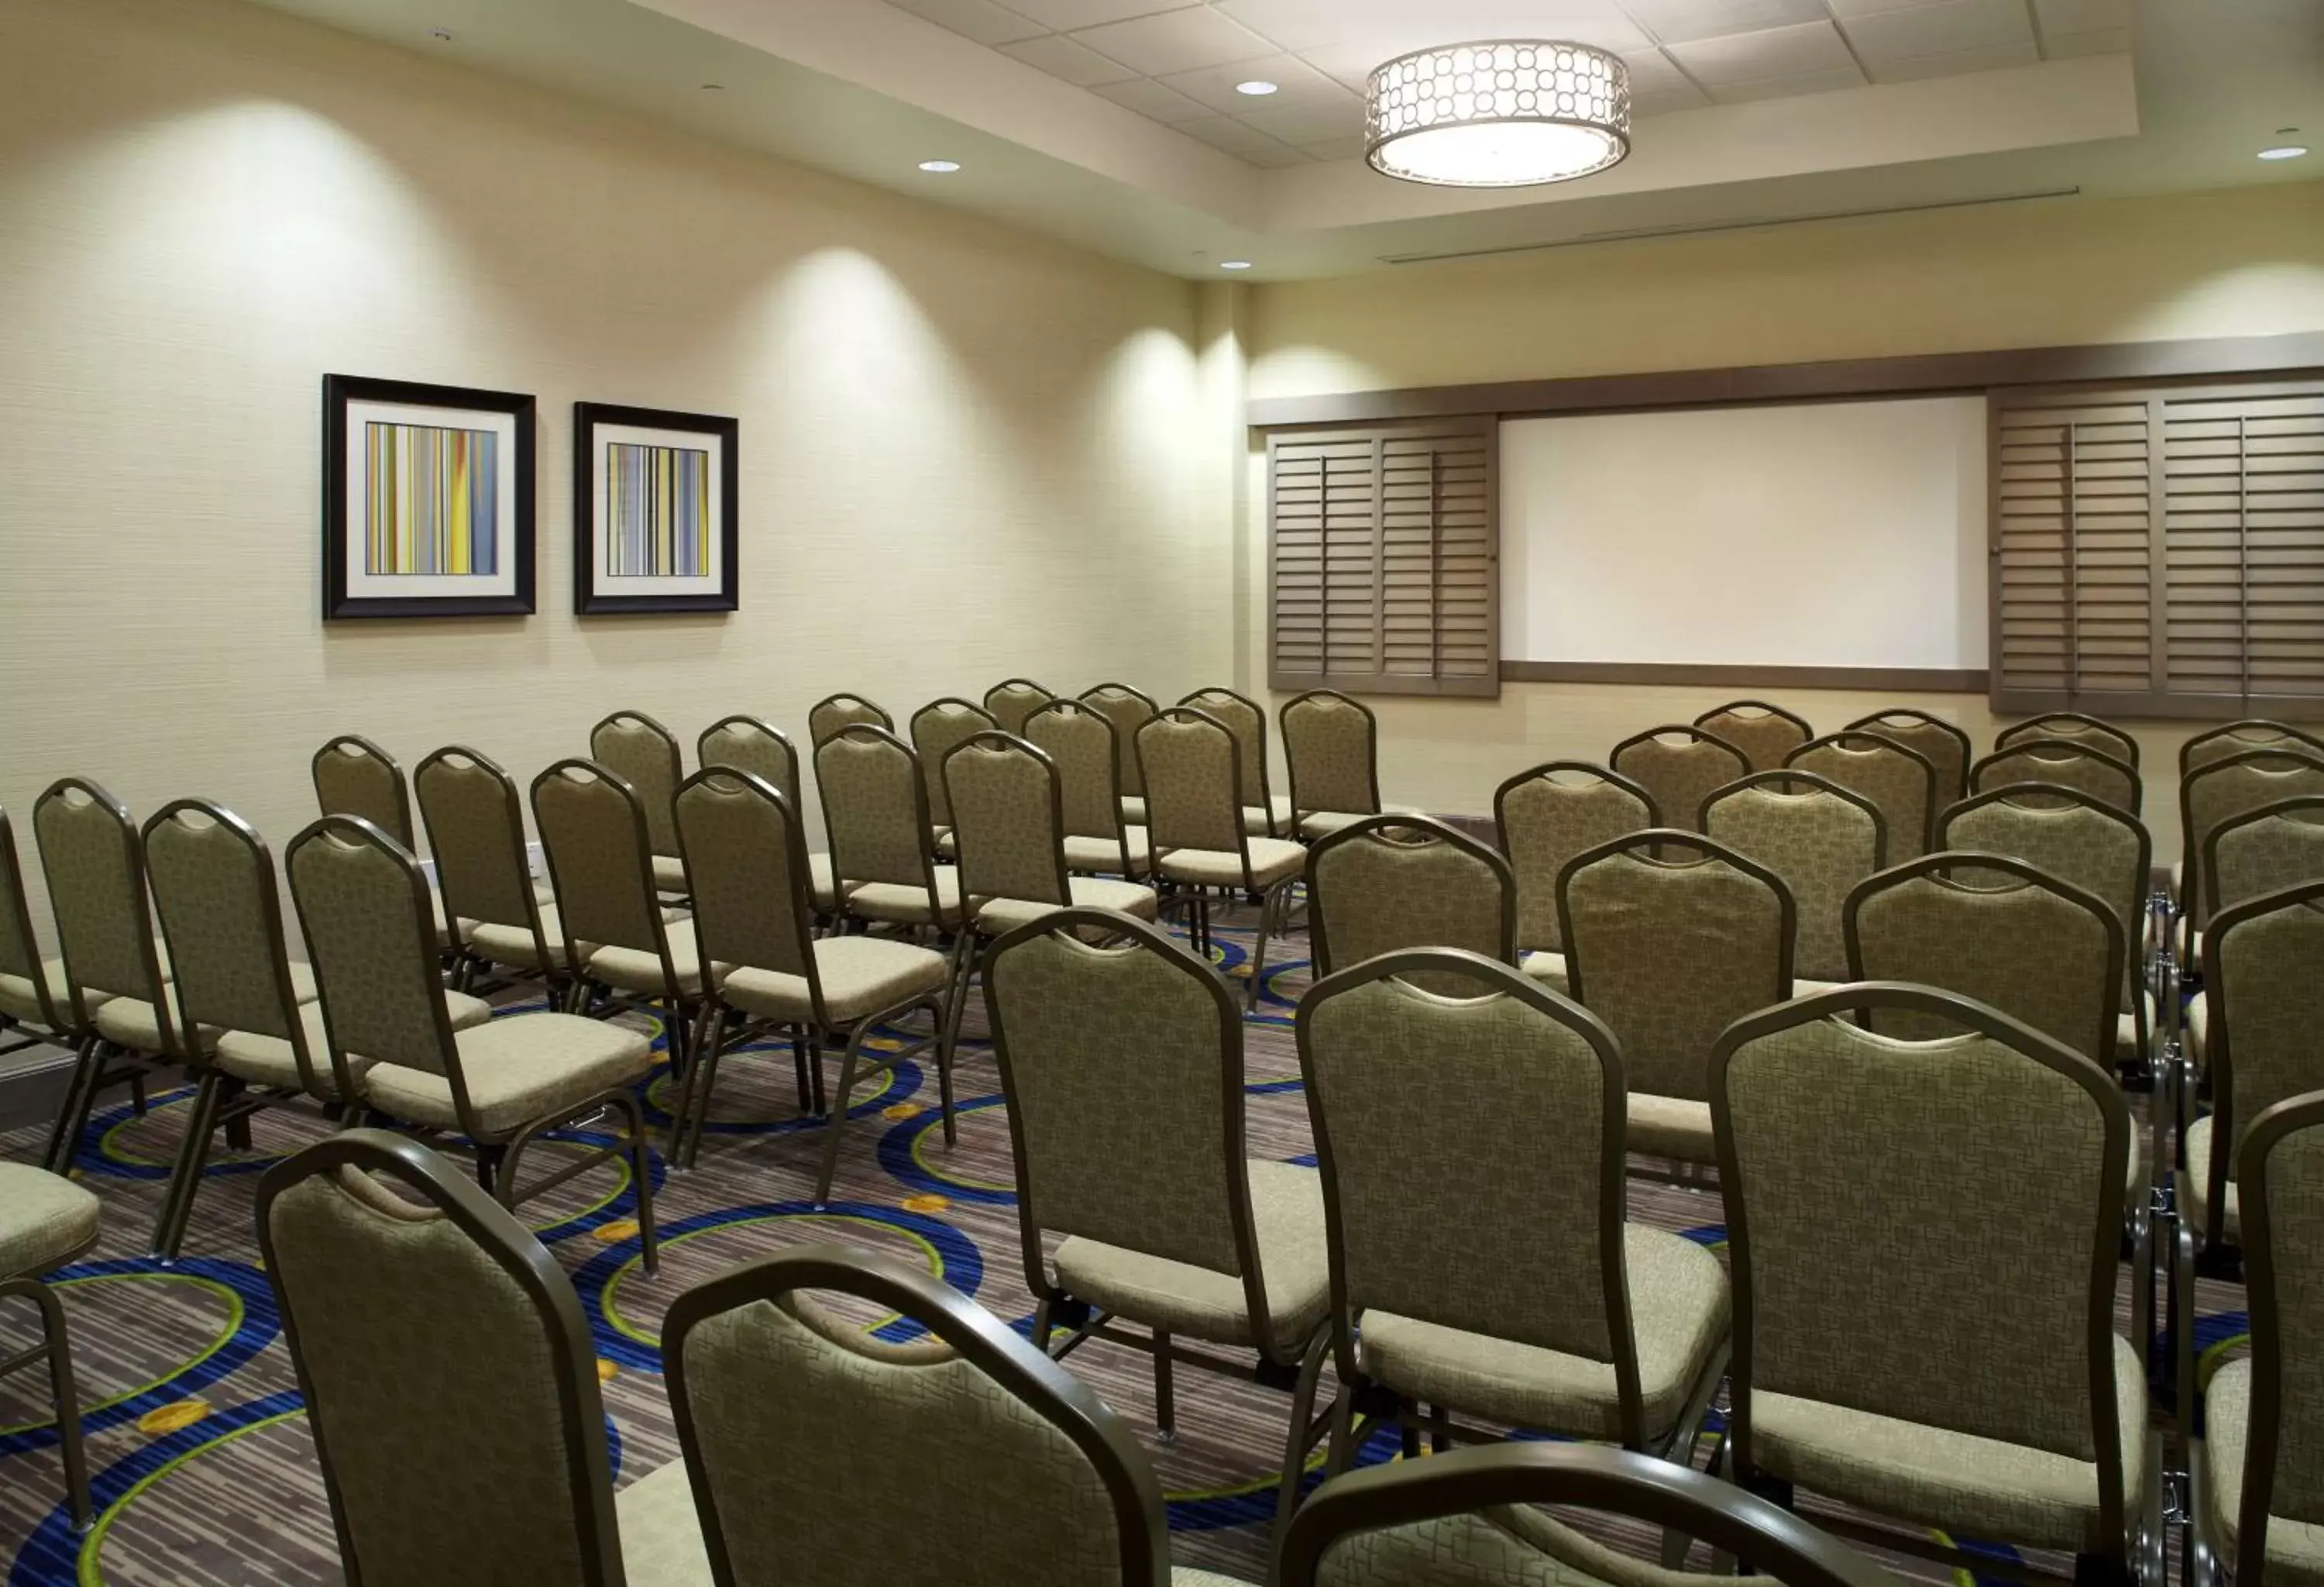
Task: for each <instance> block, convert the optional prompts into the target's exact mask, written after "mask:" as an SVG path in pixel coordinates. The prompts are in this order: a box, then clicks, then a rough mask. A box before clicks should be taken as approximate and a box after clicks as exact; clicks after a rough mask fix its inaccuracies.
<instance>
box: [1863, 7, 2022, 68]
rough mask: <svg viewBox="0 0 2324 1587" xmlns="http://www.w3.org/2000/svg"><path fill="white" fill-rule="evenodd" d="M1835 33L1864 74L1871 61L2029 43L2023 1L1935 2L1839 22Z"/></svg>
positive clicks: (1957, 52)
mask: <svg viewBox="0 0 2324 1587" xmlns="http://www.w3.org/2000/svg"><path fill="white" fill-rule="evenodd" d="M1840 31H1841V32H1844V33H1846V34H1847V35H1848V42H1849V43H1850V44H1852V45H1854V46H1855V48H1856V56H1857V59H1858V60H1861V61H1863V62H1864V64H1865V65H1866V66H1867V68H1868V67H1870V66H1871V65H1872V64H1873V63H1874V62H1875V61H1886V60H1913V59H1914V58H1915V57H1917V56H1923V55H1954V54H1959V53H1960V51H1964V50H1994V49H2001V48H2005V47H2008V46H2012V45H2018V44H2023V45H2024V46H2026V47H2027V48H2029V49H2030V48H2031V47H2032V46H2033V19H2032V18H2031V17H2029V16H2028V15H2027V14H2026V12H2025V0H1941V4H1938V5H1914V6H1911V7H1908V8H1906V9H1904V10H1901V11H1881V12H1875V13H1873V14H1870V15H1868V16H1854V17H1843V18H1842V19H1841V21H1840Z"/></svg>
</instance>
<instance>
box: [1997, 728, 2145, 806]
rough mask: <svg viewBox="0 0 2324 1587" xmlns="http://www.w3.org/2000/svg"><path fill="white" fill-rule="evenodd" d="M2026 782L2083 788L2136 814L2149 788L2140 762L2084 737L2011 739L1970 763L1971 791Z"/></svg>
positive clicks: (2082, 789)
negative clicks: (2139, 771)
mask: <svg viewBox="0 0 2324 1587" xmlns="http://www.w3.org/2000/svg"><path fill="white" fill-rule="evenodd" d="M2024 782H2048V783H2054V784H2056V785H2057V786H2058V787H2060V788H2071V789H2080V790H2081V791H2082V792H2084V793H2086V794H2089V795H2091V796H2092V797H2093V798H2101V799H2104V800H2105V801H2106V802H2107V804H2109V805H2112V806H2114V807H2115V808H2116V809H2118V810H2126V811H2128V812H2129V813H2130V814H2131V815H2133V816H2135V815H2137V814H2138V811H2139V806H2140V804H2141V802H2142V798H2143V795H2144V791H2145V789H2144V784H2143V783H2141V782H2140V780H2139V777H2138V768H2137V767H2135V766H2134V765H2132V764H2131V763H2130V762H2129V761H2126V760H2123V759H2121V758H2120V757H2119V756H2116V755H2110V754H2108V753H2107V752H2106V751H2104V750H2102V749H2100V748H2098V745H2097V744H2095V743H2089V742H2087V741H2085V740H2080V739H2070V738H2019V739H2013V740H2011V741H2010V743H2008V744H2007V745H2006V747H2004V748H2001V749H1997V750H1996V751H1994V752H1993V753H1991V754H1989V755H1987V756H1986V757H1985V758H1984V759H1983V760H1981V761H1978V763H1977V764H1976V765H1975V766H1973V767H1971V768H1970V769H1969V791H1970V792H1971V793H1987V792H1989V791H1991V790H1992V789H1997V788H2008V787H2010V786H2012V785H2014V784H2017V783H2024Z"/></svg>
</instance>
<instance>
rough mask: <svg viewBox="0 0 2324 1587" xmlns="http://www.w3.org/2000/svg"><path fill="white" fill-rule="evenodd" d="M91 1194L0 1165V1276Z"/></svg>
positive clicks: (38, 1264)
mask: <svg viewBox="0 0 2324 1587" xmlns="http://www.w3.org/2000/svg"><path fill="white" fill-rule="evenodd" d="M96 1238H97V1197H95V1196H93V1195H90V1194H89V1193H88V1191H86V1190H83V1189H82V1188H81V1187H80V1186H78V1185H75V1184H74V1183H73V1182H72V1181H71V1180H69V1179H68V1178H66V1177H64V1176H62V1175H61V1174H51V1173H50V1172H49V1171H48V1170H47V1169H45V1168H35V1167H32V1166H31V1165H30V1164H26V1163H0V1278H16V1277H18V1276H19V1275H22V1274H39V1273H45V1272H47V1271H48V1270H49V1269H51V1268H53V1267H55V1266H56V1265H57V1264H58V1263H59V1262H61V1261H63V1260H64V1259H66V1258H68V1257H69V1256H72V1255H74V1254H75V1253H76V1252H78V1251H79V1250H82V1249H83V1248H84V1247H86V1246H87V1245H88V1242H89V1241H92V1240H95V1239H96ZM1319 1238H1320V1236H1319Z"/></svg>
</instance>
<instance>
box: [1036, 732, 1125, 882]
mask: <svg viewBox="0 0 2324 1587" xmlns="http://www.w3.org/2000/svg"><path fill="white" fill-rule="evenodd" d="M1023 736H1024V739H1025V741H1026V742H1027V743H1029V744H1031V745H1033V746H1034V747H1035V748H1036V749H1037V750H1039V751H1040V752H1042V753H1043V754H1045V755H1047V756H1048V757H1049V759H1050V761H1052V762H1054V763H1055V764H1056V768H1057V782H1058V796H1059V798H1060V799H1061V800H1062V801H1063V808H1064V811H1065V832H1066V834H1067V835H1069V836H1072V837H1110V838H1113V839H1116V840H1117V841H1118V840H1120V837H1121V835H1122V825H1123V824H1122V819H1121V775H1120V767H1121V761H1120V756H1119V755H1118V754H1117V753H1116V752H1115V750H1114V738H1115V733H1114V726H1113V723H1112V721H1111V718H1109V717H1108V716H1107V715H1105V713H1103V712H1102V711H1093V710H1091V709H1090V708H1089V707H1088V706H1084V705H1083V704H1082V703H1081V702H1080V701H1079V700H1051V701H1050V702H1049V703H1048V704H1047V705H1046V706H1042V707H1041V708H1040V709H1039V710H1037V711H1036V712H1034V713H1033V714H1032V715H1030V716H1028V717H1027V718H1025V732H1024V734H1023ZM1133 753H1134V751H1133ZM1122 869H1123V872H1124V873H1125V874H1127V873H1128V871H1129V863H1128V861H1127V859H1126V858H1125V860H1124V862H1123V866H1122Z"/></svg>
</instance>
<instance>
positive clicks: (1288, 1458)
mask: <svg viewBox="0 0 2324 1587" xmlns="http://www.w3.org/2000/svg"><path fill="white" fill-rule="evenodd" d="M1221 731H1223V729H1222V730H1221ZM1084 931H1098V932H1104V933H1107V934H1111V935H1115V936H1118V937H1120V938H1121V939H1122V941H1121V942H1120V946H1104V947H1100V946H1093V945H1091V944H1090V943H1087V942H1084V941H1083V940H1082V938H1081V937H1080V935H1079V934H1080V933H1082V932H1084ZM984 983H985V987H986V995H987V997H988V998H989V999H990V1001H991V1014H992V1029H993V1043H994V1054H995V1056H996V1058H997V1061H998V1062H999V1065H1000V1068H1001V1089H1002V1091H1003V1092H1004V1093H1006V1094H1007V1097H1008V1104H1009V1106H1008V1111H1009V1131H1010V1143H1011V1145H1012V1147H1013V1148H1014V1156H1015V1160H1016V1166H1017V1206H1018V1216H1019V1221H1020V1225H1021V1228H1022V1232H1023V1236H1024V1255H1025V1283H1026V1286H1027V1287H1028V1288H1029V1289H1030V1290H1031V1291H1032V1293H1033V1296H1034V1297H1035V1301H1036V1309H1035V1311H1034V1314H1033V1343H1034V1344H1035V1346H1036V1347H1037V1348H1038V1349H1040V1350H1042V1351H1044V1352H1048V1353H1049V1354H1050V1355H1051V1356H1053V1357H1054V1358H1055V1359H1056V1360H1059V1361H1062V1360H1064V1359H1065V1357H1066V1356H1067V1355H1069V1354H1071V1353H1072V1352H1074V1350H1076V1349H1078V1348H1080V1347H1081V1345H1082V1344H1083V1343H1084V1342H1087V1341H1088V1340H1090V1339H1092V1338H1103V1339H1108V1340H1111V1341H1113V1342H1116V1343H1120V1344H1127V1345H1130V1346H1131V1347H1133V1348H1136V1349H1141V1350H1147V1351H1150V1352H1152V1353H1153V1357H1154V1400H1155V1421H1156V1423H1157V1426H1159V1427H1160V1429H1161V1431H1162V1432H1163V1434H1164V1435H1166V1436H1167V1435H1170V1434H1171V1432H1172V1431H1173V1429H1174V1428H1175V1426H1176V1400H1175V1398H1174V1389H1173V1386H1172V1384H1173V1378H1172V1370H1171V1369H1172V1364H1173V1363H1174V1362H1177V1361H1184V1362H1185V1363H1186V1364H1187V1365H1189V1366H1196V1367H1203V1368H1207V1369H1210V1370H1216V1371H1220V1372H1223V1373H1226V1374H1228V1375H1230V1376H1234V1377H1248V1376H1249V1375H1250V1367H1249V1366H1247V1365H1242V1364H1239V1363H1236V1362H1234V1361H1230V1360H1229V1359H1227V1358H1226V1357H1223V1356H1221V1355H1219V1354H1217V1353H1215V1352H1212V1351H1200V1350H1191V1349H1189V1348H1187V1347H1186V1346H1185V1345H1184V1344H1182V1343H1180V1342H1178V1340H1179V1338H1180V1337H1181V1336H1184V1337H1185V1338H1187V1339H1193V1340H1198V1341H1201V1342H1203V1343H1205V1344H1210V1345H1223V1346H1227V1347H1229V1348H1234V1349H1244V1350H1251V1351H1255V1352H1258V1356H1259V1379H1260V1381H1262V1382H1266V1383H1270V1384H1273V1385H1276V1386H1278V1387H1293V1388H1294V1398H1293V1402H1292V1412H1291V1418H1290V1426H1289V1430H1288V1433H1287V1435H1286V1438H1285V1441H1284V1444H1285V1456H1284V1471H1285V1472H1286V1481H1285V1482H1284V1486H1283V1490H1282V1492H1281V1494H1280V1495H1279V1498H1278V1501H1277V1514H1278V1517H1280V1516H1282V1515H1286V1514H1288V1513H1289V1511H1290V1509H1291V1505H1292V1501H1293V1499H1294V1498H1295V1496H1296V1475H1297V1473H1298V1472H1299V1471H1300V1469H1301V1468H1302V1466H1303V1465H1304V1464H1305V1460H1306V1455H1307V1452H1308V1451H1309V1450H1311V1449H1313V1448H1314V1445H1315V1444H1316V1443H1317V1442H1318V1440H1319V1439H1320V1438H1321V1436H1322V1435H1323V1432H1324V1431H1325V1424H1326V1423H1328V1420H1329V1418H1327V1417H1326V1418H1318V1417H1315V1416H1314V1414H1313V1413H1314V1399H1315V1386H1316V1379H1317V1377H1318V1375H1319V1374H1320V1373H1321V1372H1322V1370H1323V1359H1324V1352H1325V1345H1326V1344H1327V1343H1328V1342H1329V1337H1330V1336H1329V1333H1328V1330H1327V1328H1326V1325H1325V1323H1326V1319H1325V1312H1326V1310H1327V1309H1328V1304H1329V1299H1330V1294H1329V1291H1330V1278H1329V1270H1328V1263H1327V1261H1326V1259H1325V1256H1324V1241H1323V1181H1322V1178H1321V1177H1320V1176H1318V1175H1317V1174H1316V1172H1315V1171H1314V1169H1312V1168H1303V1167H1297V1166H1296V1165H1294V1164H1290V1163H1278V1162H1273V1161H1270V1160H1268V1159H1267V1158H1248V1157H1246V1155H1245V1151H1244V1145H1243V1102H1244V1097H1243V1047H1242V1033H1243V1027H1242V1020H1241V1019H1240V1016H1239V1014H1238V1013H1237V1011H1236V1009H1235V1005H1234V999H1233V996H1232V994H1231V993H1230V992H1228V991H1227V990H1226V987H1225V986H1224V985H1223V984H1222V983H1221V982H1220V980H1219V978H1218V977H1217V976H1216V975H1214V974H1213V973H1212V972H1211V967H1210V966H1209V965H1208V964H1204V963H1203V961H1202V960H1200V959H1197V958H1196V957H1194V955H1192V954H1190V953H1188V952H1187V951H1186V950H1185V948H1183V947H1181V946H1178V945H1177V944H1176V942H1173V941H1172V940H1171V939H1170V938H1169V937H1167V936H1165V935H1164V934H1163V933H1161V932H1160V931H1158V930H1157V929H1156V928H1155V927H1151V926H1148V925H1147V924H1146V923H1145V922H1144V921H1142V920H1132V919H1130V918H1126V917H1123V916H1119V915H1113V914H1109V913H1108V912H1106V911H1104V910H1102V909H1064V910H1060V911H1058V912H1057V913H1056V914H1054V915H1050V916H1047V917H1045V918H1042V919H1039V920H1036V921H1034V922H1032V923H1031V924H1029V925H1026V926H1020V927H1018V928H1017V929H1016V930H1014V931H1011V932H1010V933H1009V935H1008V936H1006V937H1002V938H1001V940H1000V941H999V942H997V943H995V944H993V945H992V947H991V949H990V951H988V952H987V954H986V955H985V959H984ZM1045 1232H1047V1233H1051V1234H1056V1235H1060V1236H1063V1237H1064V1238H1063V1243H1062V1244H1059V1245H1058V1246H1056V1250H1055V1255H1054V1256H1053V1257H1045V1256H1044V1255H1043V1251H1042V1237H1043V1235H1044V1233H1045ZM1118 1322H1120V1323H1130V1324H1137V1325H1138V1327H1139V1328H1140V1329H1143V1330H1145V1331H1147V1332H1145V1333H1133V1332H1130V1331H1127V1330H1125V1329H1123V1328H1121V1327H1120V1326H1118V1325H1117V1324H1118ZM1058 1328H1064V1329H1065V1330H1066V1332H1067V1335H1068V1337H1067V1338H1066V1339H1065V1342H1063V1343H1062V1344H1060V1345H1058V1346H1057V1348H1056V1349H1055V1350H1051V1349H1050V1335H1051V1333H1053V1332H1054V1331H1055V1330H1056V1329H1058ZM1295 1372H1296V1378H1295Z"/></svg>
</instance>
